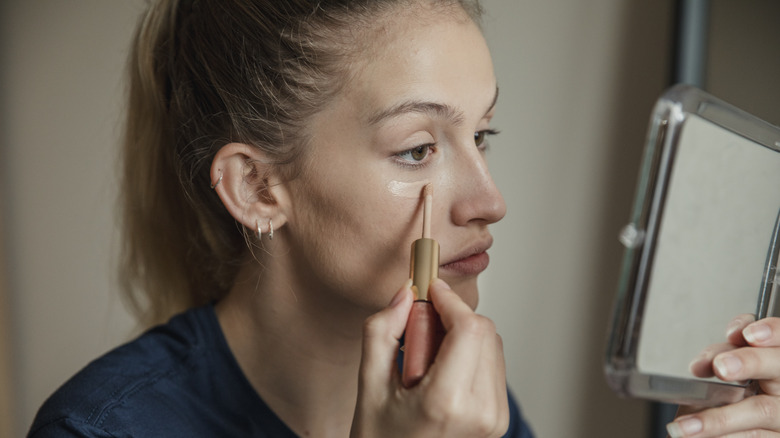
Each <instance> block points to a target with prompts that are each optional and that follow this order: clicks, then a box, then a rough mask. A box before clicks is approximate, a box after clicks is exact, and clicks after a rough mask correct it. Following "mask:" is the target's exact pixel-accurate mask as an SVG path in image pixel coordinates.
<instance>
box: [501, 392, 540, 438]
mask: <svg viewBox="0 0 780 438" xmlns="http://www.w3.org/2000/svg"><path fill="white" fill-rule="evenodd" d="M507 395H508V397H509V429H507V431H506V434H505V435H504V438H534V434H533V432H532V431H531V428H530V426H528V423H526V422H525V420H524V419H523V416H522V414H521V413H520V406H519V405H518V404H517V402H516V401H515V397H514V395H513V394H512V391H510V390H509V389H508V388H507Z"/></svg>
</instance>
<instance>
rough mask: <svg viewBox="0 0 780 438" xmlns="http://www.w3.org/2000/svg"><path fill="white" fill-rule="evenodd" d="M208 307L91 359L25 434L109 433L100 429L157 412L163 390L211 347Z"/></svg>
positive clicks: (186, 375) (173, 387)
mask: <svg viewBox="0 0 780 438" xmlns="http://www.w3.org/2000/svg"><path fill="white" fill-rule="evenodd" d="M209 312H211V316H212V317H213V309H212V308H210V307H208V308H199V309H193V310H191V311H188V312H186V313H184V314H182V315H179V316H177V317H174V318H173V319H172V320H171V321H170V322H169V323H167V324H164V325H161V326H158V327H155V328H153V329H151V330H150V331H148V332H146V333H144V334H143V335H142V336H140V337H139V338H137V339H136V340H134V341H132V342H129V343H127V344H125V345H123V346H120V347H118V348H116V349H114V350H112V351H110V352H109V353H107V354H105V355H104V356H102V357H100V358H98V359H96V360H95V361H93V362H91V363H90V364H89V365H87V366H86V367H85V368H84V369H82V370H81V371H79V372H78V373H77V374H76V375H75V376H73V377H72V378H71V379H70V380H68V381H67V382H66V383H65V384H64V385H62V386H61V387H60V388H59V389H58V390H57V391H56V392H55V393H54V394H53V395H52V396H51V397H49V399H48V400H47V401H46V402H45V403H44V404H43V406H42V407H41V409H40V410H39V412H38V414H37V416H36V418H35V421H34V422H33V425H32V427H31V429H30V432H29V436H35V437H44V436H51V435H52V434H56V435H57V436H114V435H112V434H110V433H108V432H105V431H106V430H116V427H117V425H118V424H119V423H122V421H123V418H126V419H131V418H133V417H135V418H138V415H144V414H146V415H153V416H154V415H161V414H162V413H163V412H165V410H167V409H168V408H167V407H166V405H167V403H166V398H167V395H168V394H171V393H175V392H176V391H177V390H180V388H186V387H188V386H189V385H188V384H187V383H185V382H183V381H186V380H188V379H193V378H197V373H193V372H192V370H191V369H189V368H192V367H198V366H199V365H198V362H200V360H199V359H198V358H199V357H200V356H202V355H204V354H208V353H207V351H208V350H209V349H210V348H212V347H211V346H210V345H211V343H210V342H209V336H213V334H211V335H210V334H208V331H209V330H211V329H210V328H209V327H208V326H209V324H212V322H210V321H209V317H210V315H209ZM214 323H215V322H214ZM211 331H213V330H211ZM177 381H182V382H180V383H182V384H181V385H180V384H177ZM166 415H167V414H166Z"/></svg>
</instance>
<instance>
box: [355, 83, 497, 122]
mask: <svg viewBox="0 0 780 438" xmlns="http://www.w3.org/2000/svg"><path fill="white" fill-rule="evenodd" d="M497 101H498V87H496V93H495V95H494V96H493V101H492V102H491V103H490V106H489V107H488V109H487V111H485V114H488V113H489V112H490V111H492V110H493V108H494V107H495V106H496V102H497ZM410 113H417V114H430V115H433V116H436V117H437V118H441V119H445V120H449V121H451V122H452V123H453V124H455V125H460V124H462V123H463V119H464V115H463V111H461V110H458V109H456V108H454V107H452V106H450V105H447V104H444V103H438V102H425V101H418V100H410V101H405V102H401V103H399V104H397V105H394V106H392V107H390V108H388V109H386V110H383V111H379V112H377V113H376V114H373V115H372V116H371V117H369V118H368V124H369V125H376V124H379V123H381V122H384V121H385V120H388V119H392V118H394V117H398V116H401V115H404V114H410Z"/></svg>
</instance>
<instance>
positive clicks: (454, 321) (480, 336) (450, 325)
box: [430, 279, 495, 390]
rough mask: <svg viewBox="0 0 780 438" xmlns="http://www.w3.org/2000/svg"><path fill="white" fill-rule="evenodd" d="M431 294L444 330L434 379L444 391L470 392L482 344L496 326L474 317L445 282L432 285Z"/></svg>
mask: <svg viewBox="0 0 780 438" xmlns="http://www.w3.org/2000/svg"><path fill="white" fill-rule="evenodd" d="M430 292H431V298H432V301H433V305H434V307H435V308H436V311H437V312H438V313H439V316H440V317H441V322H442V325H443V326H444V330H445V335H444V339H443V340H442V345H441V347H440V349H439V353H438V355H437V357H436V360H435V361H434V363H433V365H432V368H435V369H436V370H437V371H436V373H435V374H434V375H435V376H436V377H435V379H436V381H437V382H438V385H440V386H441V387H442V388H444V389H447V388H452V389H455V388H468V389H469V390H470V389H471V388H472V386H473V379H474V375H475V373H476V371H477V368H478V365H479V362H480V360H481V358H480V351H481V349H482V346H483V342H484V340H485V337H486V335H489V336H495V325H493V323H492V321H490V320H489V319H487V318H485V317H484V316H480V315H477V314H476V313H474V311H473V310H472V309H471V307H469V306H468V305H467V304H466V303H465V302H464V301H463V300H462V299H461V298H460V297H459V296H458V295H457V294H456V293H455V292H454V291H453V290H452V289H450V287H449V286H448V285H447V283H445V282H444V281H442V280H440V279H437V280H436V281H434V282H433V283H432V284H431V289H430ZM432 374H433V373H432ZM432 383H433V382H432Z"/></svg>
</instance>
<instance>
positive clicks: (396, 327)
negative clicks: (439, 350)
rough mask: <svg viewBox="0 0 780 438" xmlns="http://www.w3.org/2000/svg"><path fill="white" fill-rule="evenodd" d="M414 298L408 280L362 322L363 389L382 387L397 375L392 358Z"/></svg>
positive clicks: (361, 374)
mask: <svg viewBox="0 0 780 438" xmlns="http://www.w3.org/2000/svg"><path fill="white" fill-rule="evenodd" d="M413 301H414V298H413V294H412V290H411V280H408V281H407V282H406V283H405V284H404V286H403V287H402V288H401V289H400V290H399V291H398V292H397V293H396V294H395V296H394V297H393V300H392V301H391V302H390V306H388V307H386V308H385V309H382V310H381V311H379V312H378V313H375V314H374V315H372V316H370V317H369V318H368V319H366V322H365V323H364V324H363V356H362V359H361V362H360V384H361V386H363V387H364V388H372V387H376V386H375V385H382V386H385V385H387V384H388V383H389V382H390V381H391V380H392V379H393V377H394V375H395V374H397V371H396V364H395V359H396V356H397V354H398V348H399V346H400V339H401V336H403V333H404V329H405V328H406V320H407V319H408V318H409V311H410V310H411V307H412V302H413Z"/></svg>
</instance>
